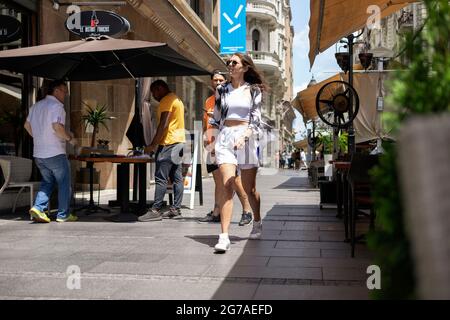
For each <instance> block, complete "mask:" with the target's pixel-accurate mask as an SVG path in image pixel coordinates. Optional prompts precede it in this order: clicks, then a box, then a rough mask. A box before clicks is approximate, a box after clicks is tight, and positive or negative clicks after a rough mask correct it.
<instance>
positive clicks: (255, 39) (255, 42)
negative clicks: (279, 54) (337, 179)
mask: <svg viewBox="0 0 450 320" xmlns="http://www.w3.org/2000/svg"><path fill="white" fill-rule="evenodd" d="M252 50H253V51H260V50H261V45H260V33H259V31H258V30H256V29H255V30H253V32H252Z"/></svg>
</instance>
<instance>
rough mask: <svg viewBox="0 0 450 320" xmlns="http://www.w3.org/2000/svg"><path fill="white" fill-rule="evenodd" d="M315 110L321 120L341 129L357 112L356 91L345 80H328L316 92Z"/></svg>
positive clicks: (357, 99) (348, 123)
mask: <svg viewBox="0 0 450 320" xmlns="http://www.w3.org/2000/svg"><path fill="white" fill-rule="evenodd" d="M316 110H317V114H318V115H319V117H320V119H322V121H323V122H325V123H326V124H328V125H330V126H332V127H337V128H339V129H343V128H345V127H347V126H348V125H350V124H351V123H352V121H353V119H355V117H356V115H357V114H358V110H359V97H358V93H357V92H356V90H355V89H354V88H353V87H352V86H351V85H350V84H349V83H347V82H345V81H332V82H329V83H327V84H325V85H324V86H323V87H322V88H320V90H319V92H318V93H317V96H316Z"/></svg>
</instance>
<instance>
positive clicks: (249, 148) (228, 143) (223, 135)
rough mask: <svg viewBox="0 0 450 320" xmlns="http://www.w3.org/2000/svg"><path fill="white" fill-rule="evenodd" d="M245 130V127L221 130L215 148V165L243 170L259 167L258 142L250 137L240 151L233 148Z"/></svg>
mask: <svg viewBox="0 0 450 320" xmlns="http://www.w3.org/2000/svg"><path fill="white" fill-rule="evenodd" d="M247 128H248V126H247V125H243V126H234V127H223V128H222V130H221V131H220V133H219V135H218V136H217V141H216V146H215V152H216V160H217V164H219V165H221V164H225V163H227V164H234V165H236V166H237V167H238V168H239V169H243V170H246V169H251V168H255V167H259V158H258V143H257V142H258V141H257V140H256V139H255V138H254V137H250V138H249V139H248V141H247V142H246V143H245V145H244V147H242V148H241V149H235V148H234V144H235V143H236V142H237V140H238V139H239V138H240V137H242V135H243V134H244V133H245V131H246V130H247Z"/></svg>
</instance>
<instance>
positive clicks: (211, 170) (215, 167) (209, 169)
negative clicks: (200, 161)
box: [206, 164, 219, 173]
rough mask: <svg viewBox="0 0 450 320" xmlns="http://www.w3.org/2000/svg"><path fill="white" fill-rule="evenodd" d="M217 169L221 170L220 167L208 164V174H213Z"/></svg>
mask: <svg viewBox="0 0 450 320" xmlns="http://www.w3.org/2000/svg"><path fill="white" fill-rule="evenodd" d="M217 169H219V166H218V165H217V164H207V165H206V171H207V172H208V173H211V172H213V171H216V170H217Z"/></svg>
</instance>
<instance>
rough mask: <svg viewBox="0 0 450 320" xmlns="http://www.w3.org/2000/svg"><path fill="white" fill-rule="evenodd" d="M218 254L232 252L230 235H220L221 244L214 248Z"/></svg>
mask: <svg viewBox="0 0 450 320" xmlns="http://www.w3.org/2000/svg"><path fill="white" fill-rule="evenodd" d="M214 250H215V251H216V252H225V251H228V250H230V239H229V238H228V234H224V233H221V234H220V235H219V242H217V244H216V245H215V246H214Z"/></svg>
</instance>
